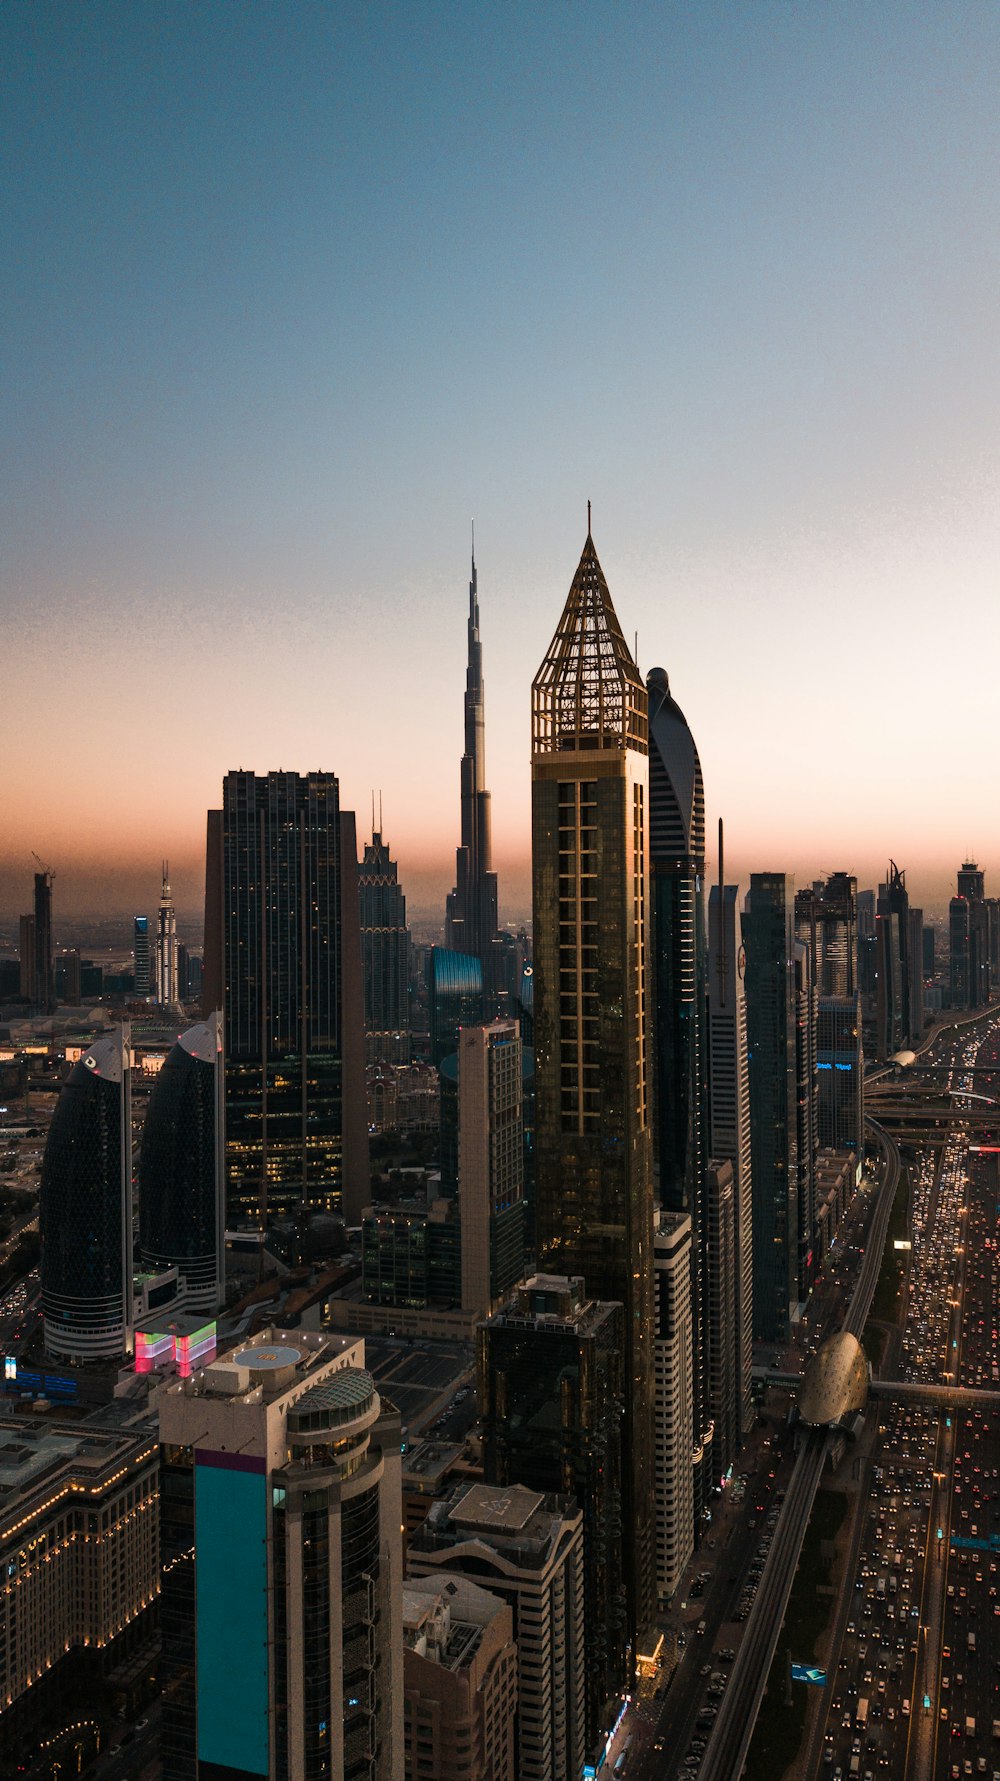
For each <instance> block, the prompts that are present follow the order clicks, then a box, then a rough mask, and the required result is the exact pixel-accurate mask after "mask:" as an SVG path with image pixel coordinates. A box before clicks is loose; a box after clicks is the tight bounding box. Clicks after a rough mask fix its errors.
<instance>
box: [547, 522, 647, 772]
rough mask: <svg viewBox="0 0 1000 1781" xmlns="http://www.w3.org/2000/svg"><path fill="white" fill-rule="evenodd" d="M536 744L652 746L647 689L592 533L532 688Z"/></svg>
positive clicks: (554, 749)
mask: <svg viewBox="0 0 1000 1781" xmlns="http://www.w3.org/2000/svg"><path fill="white" fill-rule="evenodd" d="M531 735H532V749H533V751H534V753H535V754H536V755H537V754H555V753H558V752H561V751H564V750H567V749H615V750H620V749H627V748H634V749H638V751H639V752H640V753H641V754H646V753H647V751H648V747H649V725H648V720H647V699H646V688H645V686H644V685H643V682H642V676H641V675H640V673H639V670H638V668H637V667H636V665H635V662H634V661H633V659H632V655H631V653H630V651H629V647H628V644H627V643H626V642H625V638H624V636H623V635H622V628H621V625H620V624H619V623H618V617H617V614H616V612H615V609H614V606H613V605H612V603H611V594H610V593H609V591H608V584H607V582H606V581H605V579H604V571H603V569H602V568H601V565H600V563H599V562H598V560H597V552H596V550H595V549H594V540H593V538H592V537H591V535H590V533H589V532H588V533H587V542H586V544H585V545H584V547H583V555H582V556H581V558H580V562H579V566H578V568H577V571H576V574H575V576H574V577H573V585H572V587H571V588H570V590H569V595H568V597H567V600H566V604H565V606H564V607H563V613H562V617H561V619H560V620H559V625H558V628H557V630H556V634H555V636H554V637H553V639H552V642H551V643H550V645H549V648H548V651H547V653H546V656H545V660H544V661H543V662H542V665H541V667H540V668H539V670H538V673H537V674H536V675H535V678H534V681H533V683H532V688H531Z"/></svg>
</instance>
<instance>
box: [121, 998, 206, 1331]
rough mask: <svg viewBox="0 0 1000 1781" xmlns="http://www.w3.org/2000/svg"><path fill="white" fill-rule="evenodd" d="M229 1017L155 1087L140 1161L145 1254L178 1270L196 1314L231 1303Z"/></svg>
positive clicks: (185, 1045) (177, 1057) (195, 1037)
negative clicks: (226, 1149)
mask: <svg viewBox="0 0 1000 1781" xmlns="http://www.w3.org/2000/svg"><path fill="white" fill-rule="evenodd" d="M223 1089H224V1079H223V1067H222V1017H221V1015H220V1014H214V1015H213V1016H212V1019H211V1020H209V1021H205V1022H203V1023H202V1024H200V1025H198V1026H195V1027H190V1028H189V1029H188V1031H187V1032H186V1033H182V1034H181V1036H180V1038H179V1039H178V1040H177V1043H176V1044H175V1045H174V1047H173V1049H172V1050H171V1051H170V1052H168V1054H167V1056H166V1058H165V1059H164V1062H163V1065H162V1067H161V1069H160V1071H159V1074H158V1075H157V1078H156V1081H155V1082H154V1084H153V1091H152V1094H151V1095H150V1097H149V1106H148V1108H147V1110H146V1119H145V1124H144V1126H143V1133H142V1151H141V1153H140V1158H139V1252H140V1255H141V1257H142V1265H143V1267H144V1268H145V1269H147V1270H148V1271H149V1272H151V1273H158V1272H160V1271H161V1270H162V1269H164V1268H173V1267H175V1268H176V1269H177V1270H178V1274H179V1275H180V1278H181V1279H182V1280H183V1281H184V1283H185V1287H186V1289H187V1290H186V1298H185V1304H186V1306H187V1307H188V1308H189V1309H190V1310H192V1311H216V1310H218V1308H219V1307H220V1305H221V1304H222V1303H223V1302H224V1299H225V1260H226V1251H225V1195H224V1192H223V1178H224V1171H223V1144H222V1139H223V1131H222V1116H223V1105H222V1096H223Z"/></svg>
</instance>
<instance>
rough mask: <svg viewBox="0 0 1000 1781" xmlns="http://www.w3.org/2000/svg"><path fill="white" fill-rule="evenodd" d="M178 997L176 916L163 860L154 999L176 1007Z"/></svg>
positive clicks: (169, 1006) (165, 1005)
mask: <svg viewBox="0 0 1000 1781" xmlns="http://www.w3.org/2000/svg"><path fill="white" fill-rule="evenodd" d="M179 999H180V992H179V985H178V977H177V917H176V915H175V914H174V900H173V897H172V896H171V894H170V877H169V872H168V867H167V862H166V860H164V862H163V883H162V887H161V890H160V907H159V909H158V910H157V913H156V1000H157V1001H158V1002H159V1004H160V1007H161V1008H176V1006H177V1003H178V1001H179Z"/></svg>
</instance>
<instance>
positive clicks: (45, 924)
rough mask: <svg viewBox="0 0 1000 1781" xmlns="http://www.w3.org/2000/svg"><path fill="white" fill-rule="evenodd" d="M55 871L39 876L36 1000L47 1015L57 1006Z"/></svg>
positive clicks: (36, 932) (37, 890)
mask: <svg viewBox="0 0 1000 1781" xmlns="http://www.w3.org/2000/svg"><path fill="white" fill-rule="evenodd" d="M54 877H55V874H54V873H53V872H48V871H42V872H36V873H35V999H36V1001H37V1003H38V1006H39V1008H40V1009H41V1010H42V1013H43V1014H51V1012H52V1010H53V1008H54V1007H55V1005H56V973H55V962H54V959H53V954H52V880H53V878H54Z"/></svg>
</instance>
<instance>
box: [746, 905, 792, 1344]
mask: <svg viewBox="0 0 1000 1781" xmlns="http://www.w3.org/2000/svg"><path fill="white" fill-rule="evenodd" d="M743 943H744V946H745V948H746V979H745V983H746V1002H747V1054H748V1059H749V1078H750V1148H751V1157H752V1167H753V1259H754V1266H753V1317H754V1334H755V1335H756V1336H758V1337H759V1338H760V1339H761V1340H763V1341H766V1342H783V1341H787V1339H788V1334H789V1329H790V1323H791V1314H792V1308H793V1306H794V1305H796V1304H797V1302H798V1298H799V1278H798V1267H799V1242H800V1232H799V1209H800V1194H799V1154H798V1141H799V1133H798V1109H797V1104H796V1063H797V1060H796V1018H797V1004H796V985H795V962H794V958H793V949H794V942H793V939H792V906H791V884H790V881H789V880H788V879H787V878H786V877H785V874H784V873H783V872H754V873H753V874H752V875H751V878H750V890H749V892H748V894H747V900H746V908H745V910H744V914H743Z"/></svg>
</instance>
